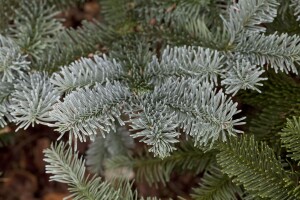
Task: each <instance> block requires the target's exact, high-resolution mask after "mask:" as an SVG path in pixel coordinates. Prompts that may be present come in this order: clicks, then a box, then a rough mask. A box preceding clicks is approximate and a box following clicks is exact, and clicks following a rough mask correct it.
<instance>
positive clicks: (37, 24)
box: [10, 0, 63, 60]
mask: <svg viewBox="0 0 300 200" xmlns="http://www.w3.org/2000/svg"><path fill="white" fill-rule="evenodd" d="M57 14H58V12H56V11H55V7H53V6H52V7H50V6H48V4H47V2H46V1H44V0H41V1H23V3H22V4H21V6H20V8H19V9H18V10H17V11H16V17H15V19H14V24H13V27H12V28H11V29H10V31H11V35H12V37H13V38H14V39H15V40H16V42H17V44H18V45H19V46H20V47H21V49H22V51H23V52H24V53H26V54H28V55H30V56H32V57H33V59H34V60H37V59H39V57H40V56H41V55H42V54H43V52H44V51H45V50H46V49H48V48H52V46H53V45H54V44H55V42H57V40H56V39H57V38H56V35H57V33H58V32H59V31H61V30H62V28H63V27H62V24H61V23H60V22H59V21H58V20H57V19H55V18H54V17H55V16H56V15H57Z"/></svg>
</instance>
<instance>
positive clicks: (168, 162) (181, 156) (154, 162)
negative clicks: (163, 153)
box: [105, 142, 215, 185]
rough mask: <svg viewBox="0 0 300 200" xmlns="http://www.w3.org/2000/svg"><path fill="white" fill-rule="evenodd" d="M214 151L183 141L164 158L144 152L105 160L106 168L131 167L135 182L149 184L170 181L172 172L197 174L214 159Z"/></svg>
mask: <svg viewBox="0 0 300 200" xmlns="http://www.w3.org/2000/svg"><path fill="white" fill-rule="evenodd" d="M214 156H215V152H214V151H208V152H204V151H203V150H201V149H199V148H197V147H194V146H193V145H192V143H188V142H184V143H182V144H181V145H180V147H178V150H177V151H174V152H173V153H172V154H171V155H170V156H168V157H165V158H164V159H161V158H157V157H153V156H152V155H151V154H146V155H143V156H139V157H136V158H133V157H128V156H116V157H112V158H110V159H108V160H107V162H106V163H105V166H106V168H107V169H116V168H122V167H129V168H133V169H134V170H135V171H136V176H135V179H136V180H137V182H143V181H146V182H147V183H149V184H150V185H152V184H155V185H156V184H157V183H159V182H160V183H163V184H164V185H165V184H166V183H167V182H169V181H170V176H171V174H172V172H175V171H177V172H181V171H185V170H188V171H191V172H192V173H194V174H198V173H200V172H202V171H203V170H205V169H206V168H207V167H208V166H209V164H210V163H211V162H212V160H214Z"/></svg>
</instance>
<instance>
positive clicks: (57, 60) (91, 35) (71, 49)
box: [33, 21, 117, 72]
mask: <svg viewBox="0 0 300 200" xmlns="http://www.w3.org/2000/svg"><path fill="white" fill-rule="evenodd" d="M55 37H56V38H57V41H56V42H55V43H54V44H53V46H52V47H51V48H49V49H47V50H45V52H44V54H43V55H41V57H40V58H39V60H36V61H35V62H34V63H33V67H34V68H36V69H40V70H46V71H52V72H53V71H55V70H57V69H58V67H60V66H64V65H69V64H70V63H71V62H73V61H74V60H76V59H78V58H80V57H84V56H87V55H88V54H90V53H93V52H95V51H96V50H98V49H99V45H105V44H110V42H111V41H112V40H113V39H116V37H117V34H116V33H115V32H114V31H113V30H112V29H111V28H110V27H109V26H105V25H103V24H101V23H100V22H97V21H93V22H87V21H83V22H82V26H81V27H79V28H77V29H76V30H75V29H73V28H70V29H64V30H63V31H60V32H59V33H58V34H57V35H56V36H55Z"/></svg>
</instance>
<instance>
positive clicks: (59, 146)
mask: <svg viewBox="0 0 300 200" xmlns="http://www.w3.org/2000/svg"><path fill="white" fill-rule="evenodd" d="M44 154H45V158H44V160H45V161H46V162H47V165H46V173H49V174H52V176H51V177H50V180H52V181H58V182H61V183H66V184H68V186H69V190H70V192H71V195H70V196H68V197H66V199H71V198H72V199H74V200H96V199H101V200H111V199H116V200H121V199H122V197H121V191H120V190H115V189H114V188H113V187H112V186H111V184H109V183H107V182H103V181H102V180H101V179H100V178H97V177H96V176H93V177H90V176H88V177H85V172H86V168H85V163H84V160H83V158H82V157H79V155H78V152H75V153H74V152H73V150H72V148H71V147H70V146H67V145H66V144H64V143H63V142H60V143H55V144H52V145H51V147H50V148H48V149H46V150H44Z"/></svg>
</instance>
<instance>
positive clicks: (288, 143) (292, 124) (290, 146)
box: [280, 117, 300, 165]
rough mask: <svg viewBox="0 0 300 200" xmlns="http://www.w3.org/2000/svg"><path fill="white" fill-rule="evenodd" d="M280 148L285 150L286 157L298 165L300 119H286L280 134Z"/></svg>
mask: <svg viewBox="0 0 300 200" xmlns="http://www.w3.org/2000/svg"><path fill="white" fill-rule="evenodd" d="M280 136H281V141H282V146H283V147H285V148H286V150H287V152H288V156H289V157H291V158H292V159H294V160H295V161H297V162H298V165H300V145H299V141H300V118H297V117H293V118H292V119H287V123H286V126H285V127H284V128H283V129H282V132H281V133H280Z"/></svg>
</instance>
